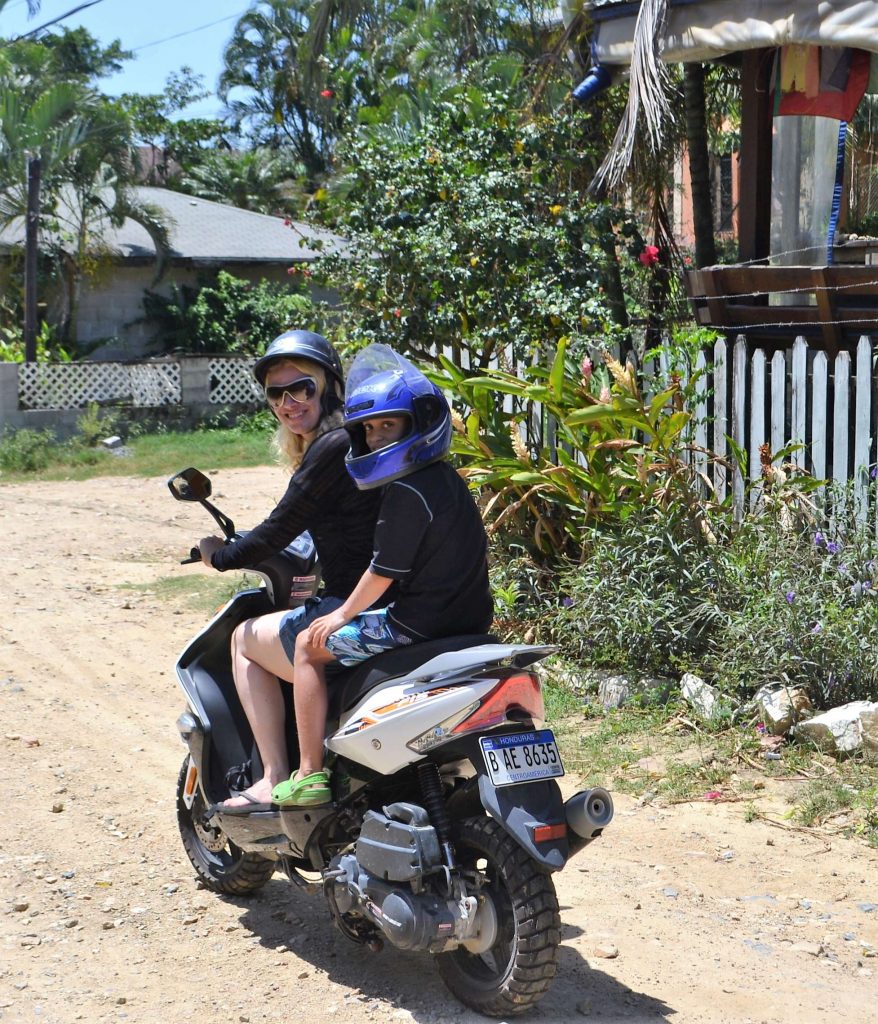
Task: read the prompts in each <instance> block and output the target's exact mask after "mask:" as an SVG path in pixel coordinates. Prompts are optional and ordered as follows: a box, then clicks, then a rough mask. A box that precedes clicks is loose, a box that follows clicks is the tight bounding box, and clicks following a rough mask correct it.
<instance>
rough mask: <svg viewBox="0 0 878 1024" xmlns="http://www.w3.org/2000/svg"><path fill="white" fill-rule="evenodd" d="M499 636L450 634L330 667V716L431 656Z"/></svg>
mask: <svg viewBox="0 0 878 1024" xmlns="http://www.w3.org/2000/svg"><path fill="white" fill-rule="evenodd" d="M496 643H497V638H496V637H494V636H490V635H489V634H473V635H470V636H448V637H443V638H442V639H441V640H427V641H426V642H425V643H422V644H412V646H411V647H397V648H395V649H394V650H392V651H385V652H384V653H383V654H376V655H375V656H374V657H372V658H367V660H366V661H364V662H362V663H361V664H359V665H355V666H354V667H353V668H345V669H335V670H330V672H329V673H328V678H327V682H328V686H329V713H328V717H329V718H330V719H338V718H340V717H341V716H342V714H343V713H344V712H345V711H347V709H348V708H350V707H353V706H354V704H356V703H357V701H358V700H360V699H361V698H362V697H364V696H365V695H366V694H367V693H368V692H369V691H370V690H372V689H374V688H375V687H376V686H380V685H381V683H383V682H386V680H388V679H394V678H396V677H397V676H405V675H408V674H409V673H410V672H413V671H414V670H415V669H416V668H417V667H418V666H419V665H423V664H424V663H425V662H427V661H429V660H430V659H431V658H435V657H436V656H437V655H439V654H446V653H447V652H448V651H462V650H464V649H465V648H467V647H478V646H480V645H481V644H496Z"/></svg>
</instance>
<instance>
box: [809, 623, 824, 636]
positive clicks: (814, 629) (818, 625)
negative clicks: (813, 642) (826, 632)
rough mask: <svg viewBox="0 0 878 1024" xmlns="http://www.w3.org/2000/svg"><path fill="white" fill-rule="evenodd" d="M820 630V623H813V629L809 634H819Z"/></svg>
mask: <svg viewBox="0 0 878 1024" xmlns="http://www.w3.org/2000/svg"><path fill="white" fill-rule="evenodd" d="M822 629H823V627H822V626H821V625H820V623H819V622H815V623H814V625H813V627H812V628H811V632H812V633H819V632H820V631H821V630H822Z"/></svg>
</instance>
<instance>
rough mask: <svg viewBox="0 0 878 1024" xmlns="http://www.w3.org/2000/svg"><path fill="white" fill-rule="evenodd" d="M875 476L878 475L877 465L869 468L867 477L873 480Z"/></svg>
mask: <svg viewBox="0 0 878 1024" xmlns="http://www.w3.org/2000/svg"><path fill="white" fill-rule="evenodd" d="M876 477H878V466H873V467H872V468H871V469H870V470H869V479H870V480H874V479H875V478H876Z"/></svg>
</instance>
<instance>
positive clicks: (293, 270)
mask: <svg viewBox="0 0 878 1024" xmlns="http://www.w3.org/2000/svg"><path fill="white" fill-rule="evenodd" d="M287 273H288V274H298V273H299V268H298V267H287Z"/></svg>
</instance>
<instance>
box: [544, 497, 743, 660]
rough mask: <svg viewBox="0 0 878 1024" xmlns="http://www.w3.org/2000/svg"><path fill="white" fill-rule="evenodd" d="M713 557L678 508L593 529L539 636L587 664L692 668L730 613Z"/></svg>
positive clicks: (561, 583) (563, 576)
mask: <svg viewBox="0 0 878 1024" xmlns="http://www.w3.org/2000/svg"><path fill="white" fill-rule="evenodd" d="M718 553H719V552H718V550H717V546H716V545H709V544H707V543H706V542H705V541H703V540H702V539H700V538H698V537H697V535H696V534H694V533H693V532H692V531H691V529H690V528H689V523H688V520H687V518H686V516H685V515H684V514H683V513H682V512H681V511H680V510H679V509H673V508H672V509H670V510H669V511H667V512H662V511H660V510H658V509H656V510H653V511H646V512H642V513H638V514H634V515H631V516H629V517H628V518H626V519H625V520H623V521H621V522H614V523H612V524H610V525H607V526H605V527H604V528H602V529H599V528H596V527H593V528H592V529H591V530H590V531H589V532H588V534H587V535H586V539H585V547H584V557H583V560H582V563H581V564H579V565H575V566H570V567H569V568H567V569H566V570H564V571H562V572H561V573H560V574H559V576H558V581H557V594H556V597H555V600H554V602H553V603H554V605H555V607H554V608H553V609H552V612H551V614H550V615H548V616H546V623H545V628H544V632H545V634H546V636H547V637H550V638H551V639H552V640H554V641H555V642H557V643H559V644H560V645H561V647H562V649H563V651H564V653H565V656H566V657H568V658H576V659H578V660H580V661H585V662H586V663H588V664H590V665H604V666H608V667H612V668H618V669H626V670H633V671H642V672H656V673H660V674H662V673H671V672H682V671H687V670H689V669H691V668H693V667H696V666H698V665H699V664H700V663H701V661H702V660H703V659H704V658H705V657H706V656H707V655H708V654H709V653H710V652H711V650H712V640H713V638H714V637H715V636H716V634H717V631H718V630H719V629H721V628H722V626H723V624H724V620H725V617H726V614H727V613H726V612H724V610H723V609H722V607H721V606H720V603H719V599H720V592H721V587H720V583H719V577H720V574H721V571H722V569H721V559H719V558H718V557H717V556H718ZM718 562H719V563H720V564H719V565H718Z"/></svg>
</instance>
